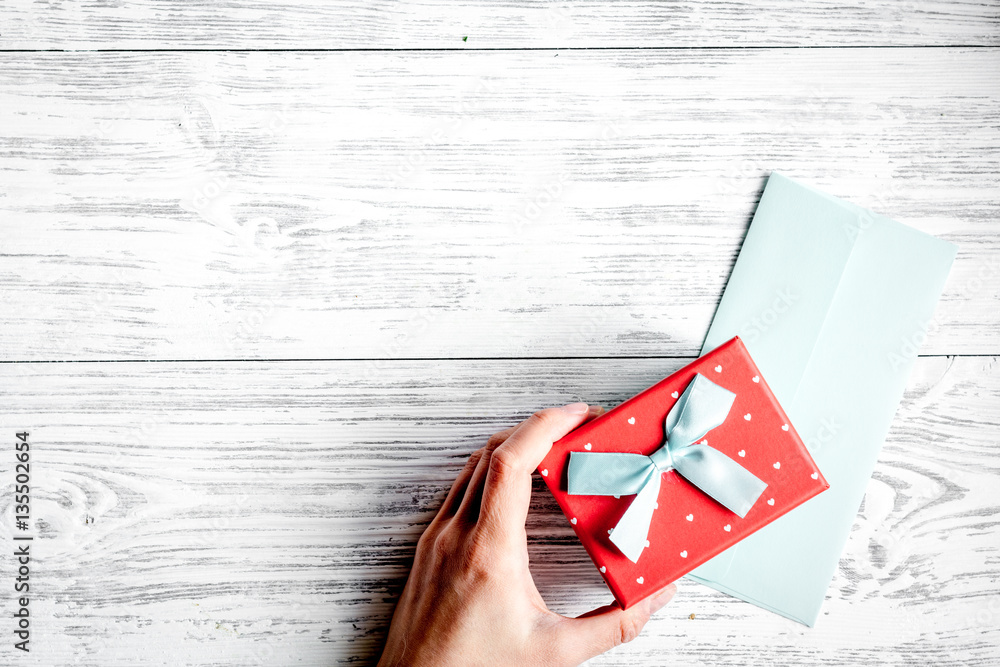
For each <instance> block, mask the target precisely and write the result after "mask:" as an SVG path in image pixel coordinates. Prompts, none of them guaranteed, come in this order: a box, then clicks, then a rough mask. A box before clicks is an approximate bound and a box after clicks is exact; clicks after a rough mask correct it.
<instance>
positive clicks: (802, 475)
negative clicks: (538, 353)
mask: <svg viewBox="0 0 1000 667" xmlns="http://www.w3.org/2000/svg"><path fill="white" fill-rule="evenodd" d="M696 374H700V375H703V376H704V377H705V378H707V379H708V380H711V382H712V383H714V384H716V385H719V386H720V387H723V388H724V389H727V390H729V391H730V392H733V393H734V394H735V398H734V399H733V402H732V406H731V408H730V409H729V412H728V415H727V416H726V418H725V421H724V422H723V423H721V424H720V425H719V426H716V427H715V428H712V429H711V430H709V431H708V432H707V433H706V434H705V435H704V437H703V438H702V439H701V440H699V441H698V442H697V443H696V444H704V445H708V446H709V447H711V448H712V449H715V450H717V451H719V452H721V453H722V454H724V455H726V456H727V457H729V458H730V459H732V461H734V462H736V463H738V464H739V465H740V466H742V467H743V468H745V469H746V470H747V471H749V472H750V473H752V474H753V475H755V476H756V477H758V478H759V479H760V480H762V481H763V482H765V483H766V484H767V488H766V489H764V491H763V493H762V494H761V495H760V497H759V498H757V499H756V501H755V502H754V503H753V505H752V507H751V508H750V509H749V511H747V512H746V514H745V516H744V517H743V518H740V517H739V516H738V515H737V514H736V513H735V512H733V511H730V510H729V509H727V508H726V507H724V506H723V505H721V504H719V503H718V502H716V501H715V500H713V499H712V498H711V497H710V496H709V495H707V494H706V493H705V492H703V491H702V490H700V489H699V488H698V487H696V486H694V485H693V484H692V483H691V482H689V481H687V480H686V479H684V478H683V477H682V476H681V475H680V474H678V472H677V471H676V470H670V471H669V472H666V473H662V477H661V480H662V481H661V487H660V489H659V493H658V495H657V497H656V505H655V509H654V511H653V514H652V519H651V520H650V524H649V532H648V536H647V540H648V541H647V545H646V548H645V549H644V550H643V551H642V553H641V555H640V556H639V557H638V559H637V561H636V562H632V561H631V560H629V558H628V557H626V556H625V555H624V554H623V553H622V552H621V551H620V550H619V548H618V547H617V546H616V545H615V544H613V543H612V542H611V533H612V530H613V528H614V527H615V526H616V525H617V524H618V522H619V520H620V519H621V518H622V516H623V515H624V514H625V512H626V510H627V509H628V508H629V505H630V503H632V502H633V501H634V499H635V498H636V496H635V495H622V496H620V497H618V498H616V497H614V496H610V495H608V496H605V495H570V494H569V493H568V491H567V469H568V464H569V459H570V453H571V452H619V453H632V454H642V455H646V456H649V455H650V454H652V453H653V452H655V451H656V450H658V449H660V447H661V446H662V445H663V443H664V430H665V429H664V420H665V419H666V417H667V415H668V413H669V412H670V410H671V408H672V407H673V406H674V404H675V403H677V401H678V399H679V398H680V397H681V395H682V394H683V393H684V390H685V389H686V388H687V387H688V385H689V384H690V383H691V382H692V380H693V379H694V378H695V376H696ZM538 471H539V473H540V474H541V475H542V477H543V478H544V480H545V483H546V485H547V486H548V487H549V489H550V490H551V492H552V494H553V495H554V496H555V498H556V500H557V502H558V503H559V506H560V507H561V508H562V510H563V513H564V514H565V515H566V517H567V519H568V520H569V522H570V525H571V526H572V528H573V530H574V531H575V532H576V534H577V536H578V537H579V539H580V541H581V542H582V543H583V545H584V547H585V548H586V549H587V552H588V553H589V554H590V557H591V559H592V560H593V561H594V564H595V565H596V566H597V568H598V570H599V571H600V573H601V576H602V577H603V578H604V580H605V582H606V583H607V584H608V587H609V588H610V589H611V591H612V593H613V594H614V596H615V598H616V599H617V600H618V601H619V602H620V603H621V605H622V606H623V607H625V608H628V607H630V606H632V605H634V604H635V603H636V602H638V601H639V600H641V599H643V598H645V597H647V596H648V595H651V594H653V593H655V592H657V591H658V590H660V589H661V588H663V587H664V586H666V585H667V584H669V583H670V582H672V581H675V580H676V579H679V578H680V577H681V576H683V575H684V574H686V573H688V572H689V571H691V570H693V569H694V568H696V567H697V566H699V565H701V564H702V563H704V562H705V561H707V560H709V559H710V558H712V557H714V556H716V555H717V554H719V553H721V552H722V551H724V550H726V549H728V548H729V547H731V546H733V545H734V544H736V543H737V542H739V541H740V540H741V539H743V538H745V537H747V536H748V535H750V534H752V533H754V532H756V531H757V530H760V529H761V528H763V527H764V526H766V525H767V524H768V523H771V522H772V521H774V520H775V519H777V518H778V517H780V516H782V515H783V514H785V513H787V512H789V511H791V510H792V509H794V508H795V507H797V506H799V505H801V504H802V503H804V502H805V501H807V500H809V499H810V498H812V497H813V496H815V495H817V494H819V493H821V492H823V491H824V490H826V489H828V488H829V484H828V483H827V481H826V479H824V477H823V475H822V473H821V472H820V471H819V468H818V467H817V466H816V464H815V463H814V461H813V459H812V457H811V456H810V455H809V452H808V450H807V449H806V447H805V444H804V443H803V442H802V439H801V438H800V437H799V435H798V433H797V432H796V431H795V427H794V426H793V425H792V423H791V422H790V420H789V419H788V416H787V415H786V414H785V412H784V410H783V409H782V408H781V405H780V404H779V403H778V401H777V399H776V398H775V397H774V394H773V393H772V392H771V390H770V388H769V387H768V386H767V382H766V381H765V379H764V378H763V376H761V374H760V371H759V369H758V368H757V366H756V365H755V364H754V362H753V359H751V358H750V355H749V353H748V352H747V350H746V347H744V345H743V342H742V341H741V340H740V339H739V337H736V338H733V339H731V340H729V341H727V342H726V343H723V344H722V345H720V346H719V347H717V348H715V349H714V350H712V351H711V352H709V353H708V354H706V355H704V356H702V357H700V358H699V359H697V360H695V361H693V362H692V363H690V364H688V365H687V366H685V367H684V368H682V369H680V370H679V371H677V372H676V373H674V374H672V375H670V376H669V377H668V378H666V379H664V380H662V381H660V382H658V383H657V384H655V385H653V386H652V387H650V388H648V389H646V390H645V391H643V392H642V393H640V394H638V395H636V396H634V397H632V398H630V399H628V400H627V401H625V402H624V403H622V404H621V405H619V406H618V407H616V408H614V409H613V410H611V411H609V412H607V413H606V414H604V415H602V416H600V417H598V418H597V419H594V420H592V421H590V422H588V423H586V424H584V425H582V426H580V427H579V428H577V429H576V430H574V431H573V432H572V433H569V434H568V435H566V436H565V437H564V438H562V439H561V440H559V441H558V442H556V443H555V444H554V445H553V446H552V449H551V451H550V452H549V453H548V455H547V456H546V457H545V459H543V461H542V463H541V465H540V466H539V467H538ZM633 493H634V492H633Z"/></svg>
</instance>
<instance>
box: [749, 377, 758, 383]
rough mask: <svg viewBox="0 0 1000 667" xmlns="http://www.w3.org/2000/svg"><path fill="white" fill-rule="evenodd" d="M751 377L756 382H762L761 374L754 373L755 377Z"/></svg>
mask: <svg viewBox="0 0 1000 667" xmlns="http://www.w3.org/2000/svg"><path fill="white" fill-rule="evenodd" d="M751 379H752V380H753V381H754V383H757V382H760V376H759V375H754V376H753V378H751Z"/></svg>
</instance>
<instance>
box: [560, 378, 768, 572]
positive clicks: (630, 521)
mask: <svg viewBox="0 0 1000 667" xmlns="http://www.w3.org/2000/svg"><path fill="white" fill-rule="evenodd" d="M735 399H736V394H734V393H733V392H731V391H729V390H728V389H725V388H723V387H720V386H719V385H717V384H715V383H714V382H712V381H711V380H709V379H708V378H706V377H705V376H704V375H701V374H696V375H695V376H694V379H693V380H691V382H690V383H689V384H688V386H687V388H685V389H684V393H683V394H681V396H680V398H678V399H677V402H676V403H675V404H674V406H673V407H672V408H671V409H670V412H669V413H668V414H667V418H666V420H665V421H664V436H665V437H664V442H663V445H662V446H661V447H660V448H659V449H657V450H656V451H655V452H653V453H652V454H650V455H649V456H644V455H642V454H626V453H617V452H570V459H569V469H568V471H567V478H568V493H569V494H571V495H601V496H612V495H613V496H625V495H631V494H635V496H636V497H635V500H633V501H632V504H631V505H629V508H628V509H627V510H626V511H625V514H624V515H623V516H622V518H621V520H619V522H618V525H616V526H615V528H614V530H613V531H612V533H611V542H612V543H614V544H615V546H617V547H618V548H619V549H620V550H621V551H622V553H623V554H625V556H627V557H628V559H629V560H631V561H632V562H633V563H635V562H638V560H639V556H640V555H641V554H642V550H643V549H645V547H646V537H647V536H648V535H649V525H650V523H651V521H652V519H653V511H654V510H655V509H656V498H657V496H658V495H659V492H660V480H661V473H664V472H668V471H670V470H676V471H677V473H678V474H679V475H681V476H682V477H684V479H686V480H688V481H689V482H691V483H692V484H694V485H695V486H696V487H698V488H699V489H700V490H701V491H702V492H703V493H705V494H707V495H708V496H710V497H711V498H713V499H715V500H716V501H717V502H719V503H720V504H722V505H723V506H725V507H726V508H727V509H729V510H730V511H732V512H734V513H735V514H737V515H738V516H739V517H740V518H741V519H742V518H743V517H745V516H746V514H747V512H749V511H750V508H751V507H753V505H754V503H755V502H757V499H758V498H759V497H760V494H762V493H763V492H764V489H766V488H767V484H765V483H764V482H763V481H762V480H760V479H759V478H758V477H757V476H755V475H754V474H753V473H751V472H750V471H749V470H747V469H746V468H744V467H743V466H741V465H740V464H739V463H737V462H736V461H734V460H732V459H731V458H729V457H728V456H726V455H725V454H723V453H722V452H720V451H719V450H717V449H714V448H712V447H709V446H708V445H707V444H696V443H697V441H698V440H700V439H701V438H702V437H704V436H705V434H706V433H708V432H709V431H711V430H712V429H713V428H715V427H717V426H719V425H720V424H722V423H723V422H724V421H725V420H726V417H727V416H728V415H729V410H730V408H732V405H733V401H734V400H735Z"/></svg>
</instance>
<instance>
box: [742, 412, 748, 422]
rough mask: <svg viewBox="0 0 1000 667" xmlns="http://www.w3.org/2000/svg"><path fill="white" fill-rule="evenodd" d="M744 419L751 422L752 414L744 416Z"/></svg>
mask: <svg viewBox="0 0 1000 667" xmlns="http://www.w3.org/2000/svg"><path fill="white" fill-rule="evenodd" d="M743 419H746V420H747V421H750V413H749V412H748V413H746V414H745V415H743Z"/></svg>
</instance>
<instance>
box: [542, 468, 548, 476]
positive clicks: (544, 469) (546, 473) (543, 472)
mask: <svg viewBox="0 0 1000 667" xmlns="http://www.w3.org/2000/svg"><path fill="white" fill-rule="evenodd" d="M548 476H549V469H548V468H542V477H548Z"/></svg>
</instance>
